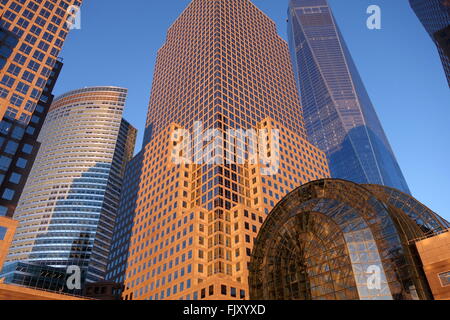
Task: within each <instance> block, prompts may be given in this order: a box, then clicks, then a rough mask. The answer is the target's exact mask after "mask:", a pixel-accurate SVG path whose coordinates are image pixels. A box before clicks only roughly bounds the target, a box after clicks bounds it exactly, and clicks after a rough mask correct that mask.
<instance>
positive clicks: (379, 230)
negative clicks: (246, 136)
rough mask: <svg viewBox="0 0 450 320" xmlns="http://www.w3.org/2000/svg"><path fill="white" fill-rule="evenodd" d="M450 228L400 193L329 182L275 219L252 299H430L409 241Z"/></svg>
mask: <svg viewBox="0 0 450 320" xmlns="http://www.w3.org/2000/svg"><path fill="white" fill-rule="evenodd" d="M448 228H450V224H449V223H448V222H447V221H445V220H444V219H442V218H441V217H439V216H438V215H437V214H436V213H434V212H433V211H431V210H430V209H428V208H427V207H425V206H424V205H423V204H421V203H420V202H418V201H417V200H416V199H414V198H412V197H411V196H409V195H406V194H404V193H402V192H400V191H397V190H395V189H391V188H387V187H383V186H376V185H358V184H355V183H352V182H348V181H343V180H336V179H326V180H319V181H315V182H311V183H309V184H306V185H304V186H301V187H300V188H298V189H296V190H294V191H293V192H291V193H290V194H289V195H287V196H286V197H285V198H284V199H283V200H282V201H281V202H280V203H279V204H278V205H277V206H276V207H275V208H274V210H273V211H272V212H271V213H270V215H269V216H268V218H267V220H266V222H265V223H264V225H263V227H262V228H261V231H260V233H259V235H258V237H257V239H256V242H255V246H254V249H253V254H252V260H251V263H250V275H249V285H250V297H251V299H252V300H321V299H322V300H369V299H379V300H390V299H393V300H413V299H431V298H432V295H431V292H430V289H429V287H428V284H427V281H426V277H425V274H424V273H423V270H422V268H421V263H420V259H419V257H418V254H417V252H416V250H415V247H414V246H413V245H410V242H411V240H413V239H417V238H421V237H423V236H428V235H432V234H437V233H439V232H441V231H443V230H446V229H448Z"/></svg>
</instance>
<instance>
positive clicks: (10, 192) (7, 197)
mask: <svg viewBox="0 0 450 320" xmlns="http://www.w3.org/2000/svg"><path fill="white" fill-rule="evenodd" d="M2 198H3V199H5V200H9V201H11V200H12V199H13V198H14V190H11V189H5V191H4V192H3V195H2Z"/></svg>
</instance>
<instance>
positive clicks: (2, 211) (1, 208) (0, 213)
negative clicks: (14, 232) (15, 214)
mask: <svg viewBox="0 0 450 320" xmlns="http://www.w3.org/2000/svg"><path fill="white" fill-rule="evenodd" d="M7 213H8V208H7V207H4V206H0V217H4V216H6V214H7Z"/></svg>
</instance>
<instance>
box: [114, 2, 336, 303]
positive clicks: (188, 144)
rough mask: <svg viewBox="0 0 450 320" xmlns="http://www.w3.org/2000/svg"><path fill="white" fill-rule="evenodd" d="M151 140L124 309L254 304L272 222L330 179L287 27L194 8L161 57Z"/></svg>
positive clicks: (247, 6) (253, 11)
mask: <svg viewBox="0 0 450 320" xmlns="http://www.w3.org/2000/svg"><path fill="white" fill-rule="evenodd" d="M233 130H234V131H233ZM236 130H243V131H240V132H239V131H236ZM147 132H151V134H150V135H149V136H148V137H147V138H148V143H147V145H146V146H145V147H144V150H143V163H142V167H143V168H142V173H141V178H140V184H139V187H138V190H137V191H136V192H137V202H136V211H135V218H134V224H133V229H132V235H131V241H130V249H129V257H128V262H127V269H126V279H125V281H124V282H125V291H124V293H123V297H124V299H134V300H136V299H139V300H147V299H148V300H162V299H171V300H172V299H173V300H178V299H185V300H196V299H248V298H249V295H248V280H247V279H248V263H249V261H250V255H251V250H252V247H253V242H254V239H255V238H256V236H257V233H258V231H259V228H260V227H261V225H262V223H263V222H264V220H265V218H266V216H267V214H268V213H269V212H270V210H271V209H272V208H273V207H274V206H275V205H276V203H277V202H278V201H279V200H281V199H282V198H283V196H285V195H286V194H287V193H288V192H290V191H291V190H293V189H294V188H296V187H298V186H299V185H301V184H304V183H306V182H309V181H312V180H316V179H319V178H325V177H329V169H328V164H327V161H326V157H325V155H324V153H322V152H321V151H320V150H319V149H317V148H315V147H314V146H312V145H311V144H310V143H308V142H307V140H306V135H305V129H304V125H303V117H302V108H301V106H300V103H299V96H298V92H297V88H296V84H295V80H294V74H293V70H292V66H291V62H290V57H289V51H288V46H287V44H286V42H285V41H284V40H282V39H281V37H279V36H278V34H277V31H276V26H275V23H274V22H273V21H271V20H270V19H269V18H268V17H267V16H266V15H265V14H264V13H263V12H261V11H260V10H259V9H258V8H257V7H256V6H255V5H253V4H252V3H251V1H248V0H226V1H225V0H215V1H211V0H194V1H192V2H191V3H190V4H189V6H188V7H187V8H186V9H185V11H184V12H183V13H182V14H181V16H180V17H179V18H178V19H177V21H176V22H175V23H174V24H173V25H172V26H171V28H170V29H169V31H168V34H167V41H166V43H165V44H164V46H163V47H162V48H161V49H160V51H159V53H158V58H157V63H156V69H155V72H154V80H153V88H152V94H151V99H150V105H149V112H148V120H147ZM253 135H255V136H253ZM222 137H227V138H229V137H233V139H222ZM252 137H254V138H255V139H252ZM231 141H232V142H233V143H229V142H231ZM255 141H257V143H255V144H254V143H253V142H255ZM256 145H257V146H256ZM256 149H257V151H256ZM252 151H253V152H252ZM267 159H269V160H270V161H265V160H267ZM113 247H115V246H113Z"/></svg>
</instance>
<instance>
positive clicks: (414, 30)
mask: <svg viewBox="0 0 450 320" xmlns="http://www.w3.org/2000/svg"><path fill="white" fill-rule="evenodd" d="M253 2H254V3H255V4H256V5H257V6H258V7H259V8H260V9H262V10H263V11H264V12H265V13H266V14H267V15H268V16H269V17H271V18H272V19H274V21H275V22H276V23H277V25H278V30H279V33H280V35H281V36H282V37H283V38H284V39H286V17H287V14H286V12H287V0H254V1H253ZM188 3H189V1H188V0H169V1H162V0H127V1H124V0H84V4H83V7H82V17H81V21H82V25H81V27H82V28H81V30H74V31H72V33H71V34H70V35H69V38H68V40H67V41H66V44H65V47H64V50H63V52H62V57H63V58H64V62H65V65H64V68H63V72H62V74H61V76H60V78H59V80H58V83H57V87H56V89H55V93H56V94H61V93H64V92H66V91H68V90H72V89H77V88H81V87H85V86H97V85H114V86H121V87H125V88H128V89H129V98H128V103H127V110H126V113H125V117H126V118H127V120H128V121H130V122H131V123H132V124H133V125H134V126H136V127H137V128H138V129H139V131H140V132H139V137H140V138H139V141H138V148H140V144H141V141H142V135H143V128H144V124H145V117H146V112H147V105H148V100H149V96H150V89H151V83H152V74H153V68H154V64H155V58H156V53H157V50H158V49H159V48H160V47H161V45H162V44H163V43H164V40H165V35H166V31H167V28H168V27H169V26H170V25H171V24H172V23H173V21H174V20H175V19H176V18H177V16H178V15H179V14H180V13H181V12H182V11H183V9H184V8H185V7H186V6H187V4H188ZM330 4H331V6H332V8H333V10H334V15H335V17H336V19H337V21H338V24H339V26H340V28H341V30H342V33H343V35H344V38H345V40H346V42H347V44H348V46H349V48H350V51H351V53H352V55H353V58H354V60H355V62H356V65H357V66H358V68H359V71H360V73H361V76H362V78H363V81H364V83H365V85H366V88H367V90H368V92H369V95H370V97H371V98H372V100H373V103H374V105H375V108H376V109H377V112H378V115H379V117H380V119H381V122H382V124H383V126H384V129H385V131H386V133H387V135H388V137H389V140H390V142H391V144H392V147H393V149H394V151H395V153H396V156H397V158H398V162H399V163H400V166H401V168H402V170H403V172H404V174H405V177H406V180H407V182H408V183H409V186H410V188H411V190H412V192H413V194H414V195H415V196H416V197H417V199H419V200H420V201H422V202H423V203H424V204H426V205H427V206H429V207H430V208H431V209H433V210H435V211H436V212H438V213H439V214H441V215H442V216H443V217H445V218H447V219H450V199H448V198H450V161H449V159H450V124H449V122H450V90H449V88H448V85H447V82H446V80H445V76H444V72H443V69H442V65H441V63H440V60H439V56H438V54H437V50H436V48H435V46H434V44H433V43H432V42H431V39H430V38H429V36H428V34H426V32H425V30H424V29H423V27H422V26H421V25H420V23H419V21H418V20H417V18H416V16H415V15H414V13H413V12H412V10H411V9H410V7H409V5H408V1H407V0H345V1H343V0H330ZM372 4H376V5H379V6H380V7H381V10H382V30H375V31H374V30H368V29H367V27H366V20H367V17H368V15H367V14H366V9H367V7H368V6H369V5H372Z"/></svg>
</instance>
